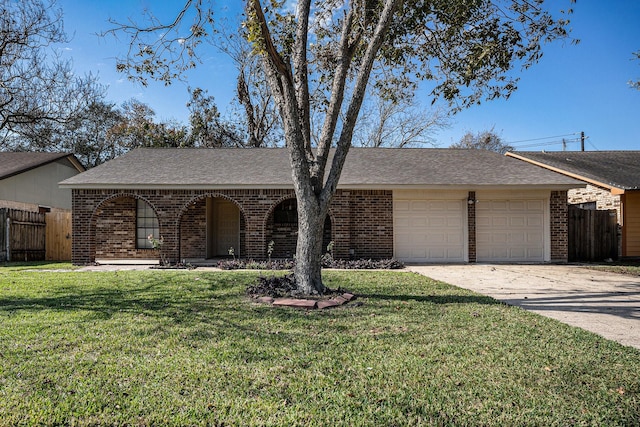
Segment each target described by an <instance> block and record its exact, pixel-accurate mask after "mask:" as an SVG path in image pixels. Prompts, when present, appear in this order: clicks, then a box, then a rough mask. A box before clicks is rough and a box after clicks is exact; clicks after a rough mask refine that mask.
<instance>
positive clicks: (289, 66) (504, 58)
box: [116, 0, 568, 293]
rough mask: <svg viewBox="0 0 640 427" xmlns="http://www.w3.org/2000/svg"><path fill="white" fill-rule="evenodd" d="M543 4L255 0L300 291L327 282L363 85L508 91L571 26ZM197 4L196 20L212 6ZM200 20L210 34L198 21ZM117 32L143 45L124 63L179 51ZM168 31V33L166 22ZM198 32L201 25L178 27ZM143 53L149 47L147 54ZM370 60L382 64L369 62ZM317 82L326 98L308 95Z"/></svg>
mask: <svg viewBox="0 0 640 427" xmlns="http://www.w3.org/2000/svg"><path fill="white" fill-rule="evenodd" d="M542 5H543V0H534V1H529V0H502V1H501V0H482V1H475V2H468V1H462V0H449V1H438V2H422V1H401V0H381V1H367V0H352V1H346V2H343V1H333V0H329V1H321V2H313V5H312V0H298V1H297V2H296V6H295V11H292V10H290V9H288V8H287V7H286V5H283V3H279V2H271V3H270V5H269V8H263V6H262V4H261V2H260V0H247V3H246V15H247V20H246V22H245V25H246V28H247V39H248V41H249V42H250V43H251V44H252V47H253V49H254V51H255V52H257V53H258V54H259V55H261V56H262V58H263V66H264V67H265V73H266V76H267V81H268V83H269V87H270V88H271V93H272V94H273V96H274V97H275V100H276V105H277V106H278V109H279V112H280V116H281V119H282V125H283V129H284V139H285V142H286V146H287V150H288V153H289V159H290V165H291V170H292V177H293V186H294V190H295V193H296V199H297V204H298V225H299V227H298V242H297V249H296V267H295V271H294V274H295V279H296V286H297V287H298V290H299V291H300V292H302V293H316V292H319V293H322V292H323V291H324V289H325V287H324V285H323V283H322V276H321V263H320V258H321V253H322V249H323V248H322V231H323V224H324V220H325V217H326V215H327V212H328V209H329V204H330V203H331V200H332V198H333V195H334V194H335V191H336V188H337V185H338V180H339V179H340V174H341V172H342V168H343V166H344V164H345V160H346V157H347V154H348V152H349V148H350V147H351V142H352V139H353V132H354V129H355V126H356V123H357V120H358V115H359V112H360V109H361V106H362V104H363V101H364V98H365V94H366V91H367V86H368V85H369V84H370V83H371V84H375V85H377V87H378V88H379V89H380V90H382V91H383V93H384V90H385V89H389V91H388V92H387V93H390V94H393V91H394V90H396V88H402V89H404V92H410V91H411V90H412V88H413V87H414V85H413V83H414V82H418V81H420V80H431V81H432V82H433V88H432V91H431V95H432V96H433V97H434V99H438V98H442V99H444V100H445V101H447V102H448V103H449V105H450V106H451V109H452V110H454V111H455V110H459V109H462V108H465V107H468V106H470V105H473V104H476V103H479V102H481V101H483V100H487V99H495V98H500V97H508V96H509V95H510V94H511V93H512V92H513V91H514V90H515V89H516V87H517V78H515V77H514V76H513V75H512V74H511V73H510V72H509V71H510V70H511V69H512V68H513V67H516V66H523V67H528V66H530V65H532V64H534V63H535V62H537V61H538V60H539V58H540V56H541V52H542V45H543V44H544V43H545V42H547V41H551V40H554V39H557V38H563V37H566V36H567V30H566V26H567V24H568V20H566V19H564V18H561V19H555V18H554V17H553V16H552V14H551V13H550V12H548V11H547V10H546V9H545V8H544V7H543V6H542ZM185 7H186V8H190V7H194V8H195V10H196V11H199V10H200V9H199V8H203V7H204V4H203V1H202V0H200V1H196V0H193V1H188V2H187V4H186V6H185ZM206 10H209V9H206ZM183 12H184V9H183ZM197 15H198V16H199V18H197V19H196V23H198V22H202V17H203V16H204V17H207V16H212V15H211V14H210V13H208V14H207V13H204V14H202V13H197ZM180 16H184V13H183V14H182V15H179V17H178V20H177V21H174V23H172V24H171V25H170V28H171V30H175V33H172V36H173V35H176V40H177V39H179V38H180V25H179V24H180ZM210 23H212V22H210ZM192 27H193V26H191V28H192ZM158 28H161V26H157V25H156V26H152V27H151V28H150V29H151V30H154V29H155V30H158ZM196 30H197V33H198V34H202V33H203V32H204V33H205V34H206V33H207V32H206V31H205V30H204V29H203V28H202V27H200V26H198V25H196ZM116 31H124V32H125V33H129V34H130V35H131V37H132V44H131V46H132V47H133V51H135V52H133V53H134V55H129V57H128V58H127V60H126V61H123V62H121V63H120V66H119V68H120V69H121V70H122V71H127V72H131V73H134V74H135V73H140V72H143V73H145V72H146V73H151V72H154V71H155V69H156V68H155V67H152V68H148V67H149V66H150V65H153V63H154V61H155V62H157V61H160V67H159V69H160V70H162V69H163V68H162V67H163V66H164V64H167V63H168V62H170V61H171V57H170V56H169V57H167V56H163V54H164V53H166V52H167V50H166V49H168V47H167V45H166V44H165V42H166V40H167V39H166V38H164V39H163V38H162V37H160V38H159V39H158V34H157V33H154V35H155V37H156V38H155V39H154V38H152V37H148V38H147V39H146V40H145V41H144V43H143V44H142V46H143V47H142V48H141V49H137V48H136V46H138V42H139V41H140V37H143V36H145V35H149V34H150V33H149V32H148V31H149V28H148V27H147V28H146V29H141V28H139V27H137V26H135V25H129V24H125V25H121V26H119V27H118V29H117V30H116ZM161 31H162V34H166V33H167V27H165V28H161ZM183 31H184V30H183ZM192 35H194V31H193V30H191V32H190V33H189V32H185V33H184V34H182V37H183V38H185V39H186V38H188V37H191V36H192ZM203 36H204V35H203ZM180 46H184V43H183V44H181V45H180ZM180 49H182V48H179V49H178V53H179V51H180ZM182 52H184V50H182ZM173 53H174V54H175V53H176V50H175V49H174V50H173ZM187 53H188V52H187ZM136 55H142V58H143V60H142V62H141V61H139V60H136V58H141V56H136ZM145 55H146V56H145ZM158 55H160V57H161V58H160V59H158ZM150 58H152V59H150ZM162 58H164V62H163V59H162ZM178 65H179V64H178ZM140 66H141V68H140ZM374 69H375V70H385V71H386V72H380V73H372V71H373V70H374ZM178 71H179V69H178ZM160 75H161V76H163V75H164V73H163V72H161V74H160ZM383 77H392V78H383ZM316 85H317V86H318V89H319V91H320V92H321V93H322V94H324V95H325V97H324V99H322V102H318V103H316V102H313V103H312V96H311V94H313V93H315V90H316V89H315V88H314V86H316ZM389 98H390V99H394V98H393V96H390V97H389ZM312 106H313V108H314V110H316V113H317V114H319V115H322V116H324V119H323V122H322V123H323V124H322V127H321V129H320V132H319V136H318V139H317V140H318V144H317V147H313V146H312V135H311V123H312V114H311V109H312ZM332 147H334V148H335V149H334V151H333V152H332V153H330V149H331V148H332ZM314 148H315V149H314ZM330 154H332V156H330ZM330 158H331V159H332V160H331V162H329V159H330Z"/></svg>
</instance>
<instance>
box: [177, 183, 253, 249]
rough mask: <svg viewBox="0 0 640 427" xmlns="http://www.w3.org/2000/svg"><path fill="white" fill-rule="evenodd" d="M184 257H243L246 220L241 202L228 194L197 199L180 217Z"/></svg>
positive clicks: (181, 245)
mask: <svg viewBox="0 0 640 427" xmlns="http://www.w3.org/2000/svg"><path fill="white" fill-rule="evenodd" d="M179 227H180V258H181V259H184V260H202V259H211V258H219V257H228V256H231V254H233V255H234V256H242V255H243V254H244V253H245V244H244V240H245V238H244V236H245V232H244V230H245V221H244V216H243V215H242V211H241V210H240V208H239V207H238V205H237V204H236V203H235V202H234V201H232V200H230V199H227V198H225V197H217V196H206V197H202V198H199V199H197V200H194V201H193V202H192V203H191V204H189V205H188V206H187V207H186V209H185V210H184V212H183V214H182V216H181V218H180V225H179Z"/></svg>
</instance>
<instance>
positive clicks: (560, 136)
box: [507, 132, 579, 144]
mask: <svg viewBox="0 0 640 427" xmlns="http://www.w3.org/2000/svg"><path fill="white" fill-rule="evenodd" d="M573 135H579V132H574V133H566V134H564V135H555V136H545V137H544V138H534V139H522V140H520V141H512V142H507V144H517V143H519V142H531V141H542V140H544V139H552V138H562V137H563V136H573Z"/></svg>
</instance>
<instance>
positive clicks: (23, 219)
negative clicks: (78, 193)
mask: <svg viewBox="0 0 640 427" xmlns="http://www.w3.org/2000/svg"><path fill="white" fill-rule="evenodd" d="M84 170H85V168H84V167H83V166H82V164H81V163H80V162H79V161H78V159H76V157H75V156H74V155H73V154H68V153H39V152H36V153H32V152H0V261H6V260H12V261H17V260H21V261H39V260H45V259H46V260H52V261H53V260H55V261H68V260H70V259H71V191H70V190H69V189H63V188H60V187H59V186H58V182H60V181H63V180H65V179H67V178H70V177H72V176H74V175H77V174H79V173H80V172H83V171H84Z"/></svg>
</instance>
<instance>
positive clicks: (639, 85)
mask: <svg viewBox="0 0 640 427" xmlns="http://www.w3.org/2000/svg"><path fill="white" fill-rule="evenodd" d="M633 56H634V57H635V58H634V59H638V60H640V50H639V51H637V52H633ZM629 86H631V87H632V88H633V89H638V90H640V79H639V80H631V81H629Z"/></svg>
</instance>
